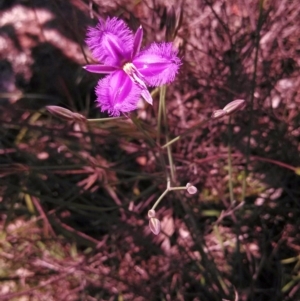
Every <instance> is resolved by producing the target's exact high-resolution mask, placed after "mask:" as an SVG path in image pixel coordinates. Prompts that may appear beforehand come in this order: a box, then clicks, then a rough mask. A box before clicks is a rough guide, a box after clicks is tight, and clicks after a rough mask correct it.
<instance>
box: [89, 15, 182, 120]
mask: <svg viewBox="0 0 300 301" xmlns="http://www.w3.org/2000/svg"><path fill="white" fill-rule="evenodd" d="M142 39H143V29H142V27H141V26H140V27H139V28H138V30H137V31H136V33H135V34H133V33H132V31H131V30H130V29H129V28H128V26H127V25H126V24H125V22H124V21H122V20H118V19H117V18H112V19H110V18H107V20H106V21H103V20H99V23H98V25H97V26H96V27H95V28H89V30H88V33H87V39H86V43H87V45H88V46H89V48H90V49H91V51H92V54H93V56H94V57H95V58H96V59H97V60H98V61H100V62H101V63H102V64H97V65H87V66H85V67H84V68H85V69H86V70H87V71H90V72H94V73H102V74H108V76H106V77H105V78H103V79H101V80H100V81H99V82H98V85H97V87H96V94H97V102H98V104H99V106H100V107H101V110H102V111H108V112H109V114H110V115H112V116H119V115H120V113H122V112H123V113H125V112H130V111H132V110H135V109H136V107H137V102H138V100H139V98H140V96H142V97H143V98H144V99H145V100H146V101H147V102H148V103H150V104H152V102H153V100H152V97H151V94H150V93H149V91H148V89H147V85H148V86H160V85H163V84H166V83H169V82H171V81H173V80H174V78H175V75H176V74H177V72H178V69H179V66H180V64H181V61H180V59H179V58H178V56H177V51H176V50H173V49H172V43H161V44H157V43H152V44H151V45H150V46H149V47H148V48H146V49H144V50H142V51H140V48H141V44H142Z"/></svg>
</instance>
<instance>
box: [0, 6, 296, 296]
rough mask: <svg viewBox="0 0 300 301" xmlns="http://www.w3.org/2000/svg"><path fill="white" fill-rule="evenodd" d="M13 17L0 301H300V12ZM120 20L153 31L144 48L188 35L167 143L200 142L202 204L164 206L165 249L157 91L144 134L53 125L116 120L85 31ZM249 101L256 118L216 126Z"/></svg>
mask: <svg viewBox="0 0 300 301" xmlns="http://www.w3.org/2000/svg"><path fill="white" fill-rule="evenodd" d="M172 5H173V8H172ZM0 10H1V13H0V107H1V109H0V300H22V301H25V300H47V301H49V300H67V301H69V300H70V301H71V300H78V301H79V300H119V301H121V300H135V301H142V300H168V301H169V300H180V301H181V300H193V301H196V300H199V301H200V300H201V301H206V300H207V301H213V300H216V301H217V300H230V301H233V300H235V301H237V300H245V301H246V300H247V301H254V300H255V301H260V300H261V301H262V300H263V301H266V300H272V301H276V300H285V301H288V300H300V235H299V223H300V219H299V216H300V215H299V214H300V205H299V204H300V203H299V199H300V189H299V187H300V185H299V184H300V181H299V174H300V173H299V167H300V157H299V139H300V138H299V137H300V128H299V120H300V111H299V103H300V94H299V87H300V76H299V65H300V29H299V24H300V23H299V16H300V6H299V5H298V3H297V1H290V0H281V1H279V0H275V1H266V0H265V1H263V0H261V1H257V0H251V1H233V0H230V1H222V0H213V1H210V0H209V1H208V0H207V1H206V0H186V1H184V2H182V3H179V2H177V1H171V0H170V1H163V0H152V1H130V0H119V1H106V0H103V1H98V0H90V1H89V0H69V1H59V0H48V1H39V0H11V1H0ZM107 16H119V17H120V18H122V19H124V20H125V21H126V22H127V23H128V24H129V26H130V27H131V28H132V29H133V30H135V29H137V27H138V26H139V25H140V24H141V25H142V26H143V28H144V31H145V38H144V42H143V44H144V45H147V44H148V43H150V42H152V41H157V42H159V41H164V40H165V38H166V34H167V39H169V40H170V39H173V38H174V36H173V35H172V34H171V32H172V30H171V31H170V28H171V29H174V26H175V27H176V24H177V26H178V27H177V30H176V31H175V33H176V37H175V38H174V44H175V45H176V47H178V48H179V51H180V56H181V57H182V59H183V65H182V67H181V71H180V74H179V76H178V77H177V79H176V81H175V82H174V83H173V84H171V85H170V86H168V87H167V118H168V125H169V132H170V138H175V137H176V136H177V135H180V134H181V133H183V132H185V131H186V130H188V129H190V128H193V127H194V130H193V131H190V132H189V134H188V135H186V136H184V137H183V138H182V139H180V140H179V141H177V142H175V143H174V144H172V153H173V159H174V165H175V166H176V175H177V182H178V183H177V184H178V185H183V186H184V185H186V183H188V182H190V183H192V184H193V185H195V186H196V187H197V188H198V193H196V194H195V195H192V196H191V195H188V194H187V193H186V192H182V191H177V192H176V191H173V192H170V193H169V194H168V195H167V196H166V197H165V198H164V199H163V201H162V202H161V203H160V205H159V207H158V208H157V217H158V218H159V219H160V221H161V225H162V233H160V234H159V235H157V236H155V235H153V234H152V233H151V232H150V229H149V226H148V218H147V212H148V210H149V209H151V206H152V205H153V203H154V202H155V201H156V200H157V199H158V197H159V196H160V195H161V194H162V192H163V191H164V190H165V188H166V179H165V170H164V169H163V168H162V166H161V165H160V164H159V162H157V161H156V159H155V158H156V152H157V150H156V149H155V148H153V147H151V145H149V143H148V142H147V139H146V137H145V135H144V132H147V133H149V135H150V136H152V137H156V135H157V114H158V113H157V112H158V97H159V96H158V95H157V93H156V91H153V94H154V95H155V96H154V99H155V101H154V105H153V108H152V107H150V106H147V105H143V106H141V107H140V108H139V109H138V110H137V111H136V112H134V113H133V114H132V115H133V116H134V118H135V120H136V121H137V123H136V124H134V123H132V122H131V121H130V120H128V119H122V120H112V121H109V122H102V123H98V122H89V123H82V122H77V121H75V122H74V121H63V120H59V119H58V118H55V117H53V116H51V115H50V114H49V113H48V112H47V111H46V110H45V106H47V105H59V106H63V107H65V108H67V109H69V110H72V111H73V112H78V113H80V114H82V115H84V116H86V117H87V118H90V119H92V118H104V117H107V116H106V115H105V114H102V113H100V112H99V109H98V108H96V106H95V103H94V99H95V95H94V87H95V86H96V83H97V81H98V80H99V78H100V76H97V75H95V74H90V73H87V72H86V71H85V70H84V69H82V66H83V65H85V64H87V63H92V62H94V60H93V58H92V57H91V54H90V52H89V51H88V49H87V47H86V46H85V43H84V39H85V33H86V29H87V27H88V26H93V25H95V24H96V23H97V19H98V18H99V17H102V18H106V17H107ZM170 16H172V18H171V17H170ZM174 18H175V19H174ZM241 98H242V99H245V100H246V103H247V105H246V108H245V109H244V110H242V111H239V112H236V113H235V114H234V115H232V116H230V117H228V116H226V117H225V118H222V119H212V118H211V115H212V113H213V111H214V110H217V109H221V108H223V107H224V106H225V105H226V104H228V103H229V102H231V101H232V100H234V99H241ZM202 122H203V126H201V127H197V126H195V125H197V124H199V123H202ZM137 125H139V126H140V127H142V128H143V129H144V131H140V129H139V128H138V127H137ZM164 138H165V137H164V135H162V141H163V139H164ZM162 144H163V142H162ZM165 156H166V157H167V152H165ZM167 168H168V167H167Z"/></svg>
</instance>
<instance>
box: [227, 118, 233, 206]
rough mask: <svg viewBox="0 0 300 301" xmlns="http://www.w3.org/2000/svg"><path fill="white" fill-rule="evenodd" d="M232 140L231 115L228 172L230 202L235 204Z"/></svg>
mask: <svg viewBox="0 0 300 301" xmlns="http://www.w3.org/2000/svg"><path fill="white" fill-rule="evenodd" d="M231 140H232V129H231V116H230V117H229V123H228V173H229V181H228V186H229V196H230V202H231V204H233V202H234V195H233V180H232V157H231Z"/></svg>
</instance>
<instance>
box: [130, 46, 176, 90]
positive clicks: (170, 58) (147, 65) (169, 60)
mask: <svg viewBox="0 0 300 301" xmlns="http://www.w3.org/2000/svg"><path fill="white" fill-rule="evenodd" d="M132 63H133V64H134V66H135V67H136V68H137V70H138V71H139V72H140V73H141V74H142V76H143V77H144V79H145V80H146V82H147V84H148V85H150V86H160V85H163V84H166V83H169V82H172V81H173V80H174V79H175V75H176V74H177V72H178V69H179V66H180V65H181V60H180V59H179V58H178V56H177V50H174V49H173V48H172V43H161V44H157V43H152V44H151V45H150V47H149V48H147V49H145V50H143V51H142V52H140V54H138V55H137V56H136V57H135V58H134V59H133V61H132Z"/></svg>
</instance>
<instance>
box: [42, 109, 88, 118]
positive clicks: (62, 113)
mask: <svg viewBox="0 0 300 301" xmlns="http://www.w3.org/2000/svg"><path fill="white" fill-rule="evenodd" d="M46 109H47V110H48V112H49V113H51V114H52V115H54V116H56V117H58V118H61V119H64V120H70V121H81V122H84V121H86V118H85V117H84V116H83V115H81V114H79V113H73V112H72V111H70V110H68V109H65V108H62V107H59V106H46Z"/></svg>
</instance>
